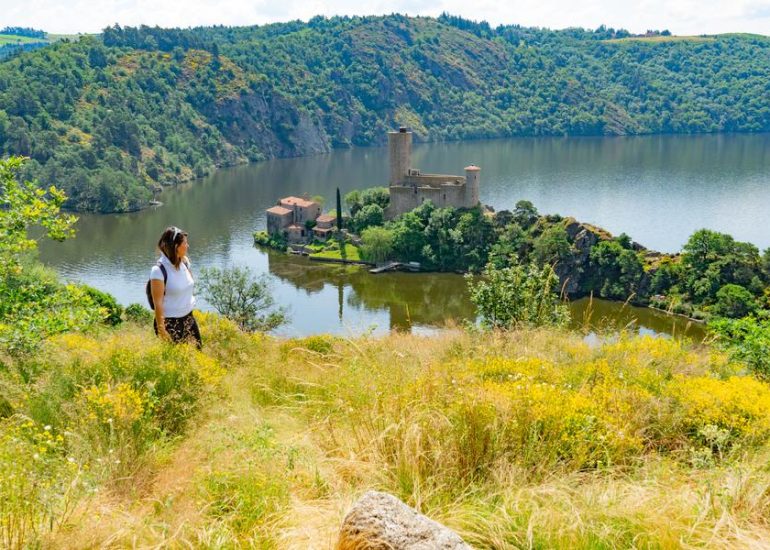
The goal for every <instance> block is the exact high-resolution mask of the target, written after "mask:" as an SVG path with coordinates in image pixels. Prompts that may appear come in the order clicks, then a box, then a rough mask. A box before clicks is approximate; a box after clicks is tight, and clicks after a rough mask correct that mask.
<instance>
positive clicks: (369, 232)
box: [361, 227, 393, 263]
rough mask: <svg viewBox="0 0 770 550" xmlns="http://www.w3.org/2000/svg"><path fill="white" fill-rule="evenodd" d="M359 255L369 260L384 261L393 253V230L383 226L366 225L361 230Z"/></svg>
mask: <svg viewBox="0 0 770 550" xmlns="http://www.w3.org/2000/svg"><path fill="white" fill-rule="evenodd" d="M361 241H362V244H361V256H362V257H363V258H364V259H365V260H367V261H370V262H376V263H380V262H384V261H385V260H387V259H389V258H390V257H391V254H393V232H392V231H390V230H388V229H385V228H384V227H368V228H366V229H364V230H363V231H362V232H361Z"/></svg>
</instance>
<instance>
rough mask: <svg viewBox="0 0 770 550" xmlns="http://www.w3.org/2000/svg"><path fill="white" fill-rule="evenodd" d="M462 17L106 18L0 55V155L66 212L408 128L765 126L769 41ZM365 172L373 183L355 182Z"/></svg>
mask: <svg viewBox="0 0 770 550" xmlns="http://www.w3.org/2000/svg"><path fill="white" fill-rule="evenodd" d="M625 34H627V33H618V32H615V31H613V30H612V29H606V28H604V27H601V28H600V29H597V30H596V31H584V30H582V29H569V30H564V31H549V30H543V29H529V28H522V27H518V26H506V27H498V28H496V29H492V28H490V27H489V26H488V25H486V24H475V23H472V22H469V21H466V20H462V19H460V18H454V17H449V16H442V17H441V18H439V19H430V18H407V17H404V16H398V15H393V16H387V17H365V18H360V17H354V18H347V17H346V18H333V19H325V18H315V19H312V20H311V21H309V22H308V23H303V22H291V23H283V24H274V25H267V26H262V27H242V28H226V27H212V28H197V29H191V30H179V29H167V30H164V29H158V28H148V27H142V28H120V27H117V26H116V27H112V28H108V29H105V31H104V32H103V34H102V35H101V37H83V38H81V39H80V40H78V41H76V42H70V41H63V42H59V43H56V44H53V45H51V46H48V47H46V48H43V49H41V50H38V51H34V52H28V53H22V54H19V55H15V56H13V57H12V58H10V59H8V60H6V61H4V62H2V63H0V153H1V154H2V155H3V156H7V155H10V154H21V155H26V156H29V157H31V159H32V160H31V161H30V162H28V163H27V164H26V170H27V174H26V175H27V176H31V177H37V178H39V179H40V180H41V181H46V182H49V183H55V184H56V185H58V186H60V187H62V188H63V189H64V190H65V191H66V192H67V195H68V197H69V199H68V206H69V207H70V208H72V209H76V210H95V211H102V212H110V211H126V210H132V209H137V208H141V207H142V206H144V205H146V204H147V203H148V202H149V200H150V199H151V198H152V192H153V189H154V188H158V186H160V185H167V184H174V183H177V182H181V181H185V180H189V179H191V178H194V177H198V176H203V175H205V174H207V173H209V172H210V171H211V170H213V169H214V168H215V167H217V166H224V165H232V164H236V163H242V162H248V161H255V160H262V159H266V158H272V157H286V156H297V155H304V154H312V153H318V152H324V151H328V150H330V149H331V148H335V147H347V146H351V145H371V144H378V143H382V142H384V140H385V132H386V131H387V130H389V129H391V128H394V127H395V126H398V125H407V126H410V127H411V128H412V129H413V130H414V131H415V133H416V136H417V138H418V139H420V140H454V139H473V138H482V137H504V136H515V135H615V134H644V133H695V132H758V131H768V130H770V103H769V102H768V100H767V97H768V91H770V79H768V77H767V75H768V74H770V56H768V53H769V52H770V40H768V39H766V38H764V37H757V36H748V35H721V36H716V37H695V38H689V39H676V37H653V38H648V39H641V38H632V37H624V36H625ZM371 183H372V184H378V183H382V182H371Z"/></svg>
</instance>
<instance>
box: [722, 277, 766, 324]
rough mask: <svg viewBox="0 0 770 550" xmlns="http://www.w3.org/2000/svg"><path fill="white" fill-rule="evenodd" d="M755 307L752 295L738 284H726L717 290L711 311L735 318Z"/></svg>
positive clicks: (755, 303)
mask: <svg viewBox="0 0 770 550" xmlns="http://www.w3.org/2000/svg"><path fill="white" fill-rule="evenodd" d="M756 309H757V301H756V299H755V298H754V295H753V294H752V293H751V292H749V291H748V290H746V289H745V288H744V287H742V286H740V285H734V284H727V285H725V286H723V287H722V288H720V289H719V290H718V291H717V301H716V303H715V304H714V306H713V311H714V313H716V314H717V315H722V316H724V317H730V318H732V319H737V318H740V317H745V316H747V315H748V314H749V313H752V312H753V311H755V310H756Z"/></svg>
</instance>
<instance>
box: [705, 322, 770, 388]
mask: <svg viewBox="0 0 770 550" xmlns="http://www.w3.org/2000/svg"><path fill="white" fill-rule="evenodd" d="M708 327H709V330H710V331H711V332H712V333H713V334H714V336H716V343H717V345H718V346H720V347H721V348H723V349H725V350H726V351H728V352H729V353H730V354H731V355H732V356H733V357H735V358H736V359H739V360H741V361H745V362H746V364H747V365H748V366H749V368H751V370H752V371H753V372H754V373H755V374H757V375H758V376H760V377H762V378H764V379H770V320H759V319H755V318H752V317H746V318H743V319H715V320H713V321H711V322H710V323H709V325H708Z"/></svg>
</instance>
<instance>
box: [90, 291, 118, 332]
mask: <svg viewBox="0 0 770 550" xmlns="http://www.w3.org/2000/svg"><path fill="white" fill-rule="evenodd" d="M80 288H82V289H83V290H84V291H85V293H86V296H88V297H89V298H91V300H93V302H94V303H95V304H96V305H97V306H98V307H100V308H103V309H105V310H106V311H107V315H106V316H105V318H104V322H105V323H107V324H108V325H112V326H116V325H119V324H120V323H122V322H123V318H122V314H123V307H122V306H121V305H120V304H119V303H118V301H117V300H116V299H115V297H114V296H112V295H111V294H107V293H106V292H102V291H101V290H99V289H97V288H94V287H92V286H88V285H80Z"/></svg>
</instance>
